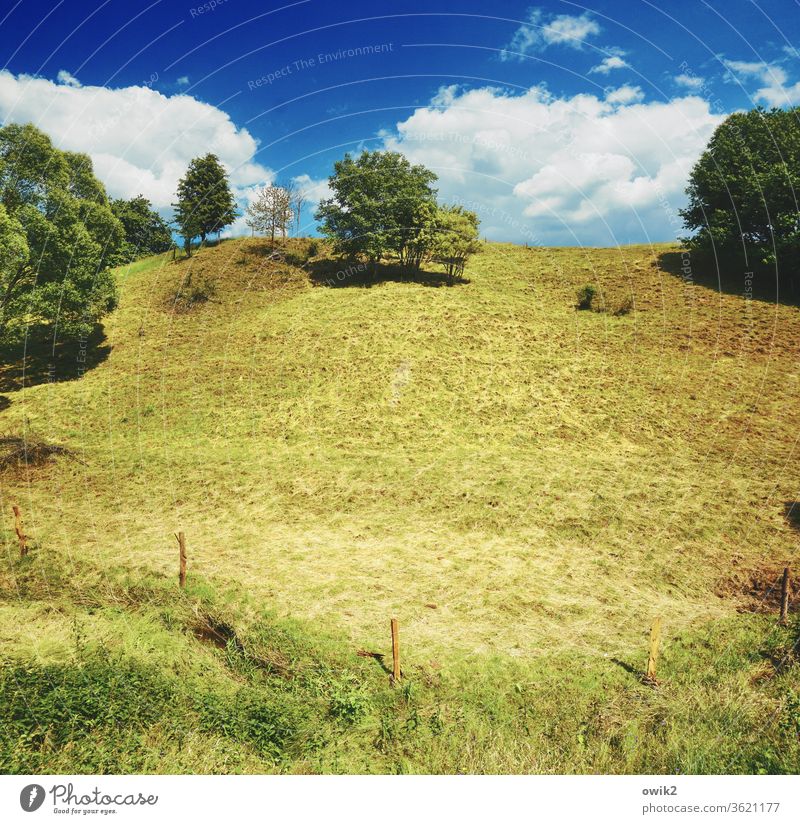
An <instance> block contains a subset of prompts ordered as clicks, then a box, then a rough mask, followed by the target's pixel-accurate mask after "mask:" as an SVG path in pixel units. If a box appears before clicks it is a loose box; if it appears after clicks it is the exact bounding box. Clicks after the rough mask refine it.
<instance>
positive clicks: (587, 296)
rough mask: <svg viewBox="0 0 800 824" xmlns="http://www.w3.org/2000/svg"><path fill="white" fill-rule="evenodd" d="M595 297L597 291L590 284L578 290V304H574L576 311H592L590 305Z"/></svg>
mask: <svg viewBox="0 0 800 824" xmlns="http://www.w3.org/2000/svg"><path fill="white" fill-rule="evenodd" d="M596 296H597V289H595V287H594V286H592V285H591V284H590V283H587V284H586V285H585V286H581V288H580V289H578V302H577V303H576V304H575V306H576V308H578V309H592V308H593V307H592V303H593V301H594V299H595V297H596Z"/></svg>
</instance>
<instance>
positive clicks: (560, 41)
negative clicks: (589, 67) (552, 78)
mask: <svg viewBox="0 0 800 824" xmlns="http://www.w3.org/2000/svg"><path fill="white" fill-rule="evenodd" d="M597 34H600V26H599V24H598V23H597V21H596V20H594V19H593V18H592V17H591V16H590V15H589V14H588V13H587V12H584V13H583V14H580V15H571V14H556V15H549V16H546V15H545V14H544V12H543V11H542V9H538V8H534V9H531V10H530V11H529V12H528V19H527V21H526V22H525V23H524V24H523V25H522V26H520V27H519V28H518V29H517V30H516V32H514V36H513V37H512V38H511V41H510V42H509V44H508V45H507V46H506V47H505V49H504V50H503V51H502V52H501V53H500V57H501V59H503V60H513V59H515V58H516V59H520V58H521V57H522V56H523V55H526V54H529V53H530V52H533V51H542V50H543V49H546V48H547V47H548V46H569V47H570V48H573V49H580V48H582V47H583V44H584V42H585V41H586V40H587V39H588V38H590V37H593V36H594V35H597Z"/></svg>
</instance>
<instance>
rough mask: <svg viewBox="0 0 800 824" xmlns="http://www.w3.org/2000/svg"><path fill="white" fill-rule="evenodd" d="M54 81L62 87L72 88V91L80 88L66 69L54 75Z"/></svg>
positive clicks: (78, 82) (79, 83)
mask: <svg viewBox="0 0 800 824" xmlns="http://www.w3.org/2000/svg"><path fill="white" fill-rule="evenodd" d="M56 80H58V82H59V83H61V84H63V85H64V86H72V88H73V89H79V88H80V86H81V82H80V80H78V78H77V77H73V76H72V75H71V74H70V73H69V72H68V71H67V70H66V69H61V70H60V71H59V73H58V74H57V75H56Z"/></svg>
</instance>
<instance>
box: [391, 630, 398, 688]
mask: <svg viewBox="0 0 800 824" xmlns="http://www.w3.org/2000/svg"><path fill="white" fill-rule="evenodd" d="M390 625H391V628H392V684H396V683H397V682H398V681H399V680H400V634H399V631H398V628H397V618H392V620H391V622H390Z"/></svg>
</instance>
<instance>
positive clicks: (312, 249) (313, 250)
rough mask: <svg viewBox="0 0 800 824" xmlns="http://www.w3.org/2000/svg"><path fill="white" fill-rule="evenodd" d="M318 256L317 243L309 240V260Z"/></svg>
mask: <svg viewBox="0 0 800 824" xmlns="http://www.w3.org/2000/svg"><path fill="white" fill-rule="evenodd" d="M318 254H319V241H318V240H310V241H309V242H308V256H309V257H310V258H312V257H316V256H317V255H318Z"/></svg>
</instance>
